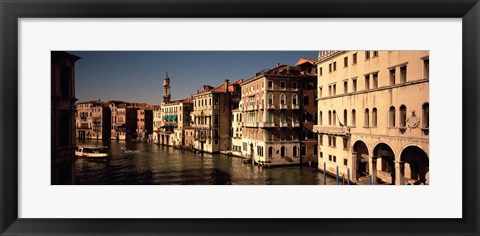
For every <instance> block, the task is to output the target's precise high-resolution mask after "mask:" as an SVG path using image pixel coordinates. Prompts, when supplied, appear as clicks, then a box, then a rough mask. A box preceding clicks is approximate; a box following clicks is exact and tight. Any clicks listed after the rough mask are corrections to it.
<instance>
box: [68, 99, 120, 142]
mask: <svg viewBox="0 0 480 236" xmlns="http://www.w3.org/2000/svg"><path fill="white" fill-rule="evenodd" d="M75 107H76V115H75V123H76V135H75V136H76V138H77V139H80V140H85V139H96V140H104V141H110V137H111V133H110V127H111V111H110V107H109V106H108V103H104V102H102V101H100V100H96V101H86V102H79V103H77V104H76V105H75Z"/></svg>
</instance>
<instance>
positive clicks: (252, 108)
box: [244, 105, 255, 111]
mask: <svg viewBox="0 0 480 236" xmlns="http://www.w3.org/2000/svg"><path fill="white" fill-rule="evenodd" d="M244 108H245V111H253V110H255V106H254V105H251V106H244Z"/></svg>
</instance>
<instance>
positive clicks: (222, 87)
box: [211, 79, 243, 93]
mask: <svg viewBox="0 0 480 236" xmlns="http://www.w3.org/2000/svg"><path fill="white" fill-rule="evenodd" d="M242 82H243V79H239V80H237V81H235V82H233V83H228V92H235V84H241V83H242ZM211 91H212V92H217V93H219V92H220V93H221V92H225V83H223V84H221V85H219V86H218V87H216V88H214V89H212V90H211Z"/></svg>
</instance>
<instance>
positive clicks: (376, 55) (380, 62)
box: [315, 51, 429, 185]
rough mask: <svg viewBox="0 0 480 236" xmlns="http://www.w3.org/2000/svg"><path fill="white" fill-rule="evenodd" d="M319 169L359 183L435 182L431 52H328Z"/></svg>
mask: <svg viewBox="0 0 480 236" xmlns="http://www.w3.org/2000/svg"><path fill="white" fill-rule="evenodd" d="M317 68H318V87H319V89H318V124H317V125H316V126H315V131H316V132H317V133H318V140H319V141H318V143H319V146H320V148H319V157H318V162H319V169H321V170H324V166H325V168H326V170H324V171H327V172H328V173H330V174H333V175H335V174H336V173H337V170H338V173H339V175H341V176H345V178H347V177H348V175H350V178H351V180H352V181H353V182H366V179H368V178H370V177H369V176H371V178H372V182H374V183H375V182H377V181H381V182H384V183H391V184H397V185H400V184H406V183H416V184H419V183H423V184H428V183H429V174H428V173H429V52H428V51H323V52H320V53H319V58H318V61H317Z"/></svg>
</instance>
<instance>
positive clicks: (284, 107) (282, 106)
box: [280, 104, 288, 109]
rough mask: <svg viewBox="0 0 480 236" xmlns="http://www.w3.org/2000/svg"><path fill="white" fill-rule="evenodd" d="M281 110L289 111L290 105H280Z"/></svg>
mask: <svg viewBox="0 0 480 236" xmlns="http://www.w3.org/2000/svg"><path fill="white" fill-rule="evenodd" d="M280 109H288V105H287V104H280Z"/></svg>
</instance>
